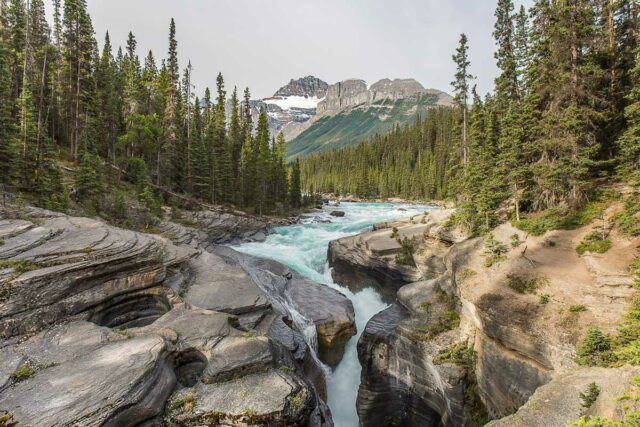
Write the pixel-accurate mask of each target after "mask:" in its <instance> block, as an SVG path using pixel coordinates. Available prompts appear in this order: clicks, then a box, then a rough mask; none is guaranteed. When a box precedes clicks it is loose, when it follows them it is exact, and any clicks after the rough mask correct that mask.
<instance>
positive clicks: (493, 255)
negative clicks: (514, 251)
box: [484, 234, 508, 267]
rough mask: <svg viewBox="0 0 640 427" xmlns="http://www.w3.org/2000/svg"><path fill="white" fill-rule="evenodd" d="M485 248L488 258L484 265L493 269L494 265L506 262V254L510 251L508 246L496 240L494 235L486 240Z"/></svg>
mask: <svg viewBox="0 0 640 427" xmlns="http://www.w3.org/2000/svg"><path fill="white" fill-rule="evenodd" d="M484 248H485V249H484V255H485V257H486V258H485V263H484V265H485V266H486V267H491V266H492V265H494V264H496V263H498V262H500V261H502V260H504V259H505V256H504V254H506V253H507V251H508V249H507V245H505V244H504V243H502V242H500V241H498V240H496V239H494V237H493V235H492V234H489V235H488V236H487V238H486V239H485V241H484Z"/></svg>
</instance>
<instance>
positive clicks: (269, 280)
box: [215, 247, 356, 365]
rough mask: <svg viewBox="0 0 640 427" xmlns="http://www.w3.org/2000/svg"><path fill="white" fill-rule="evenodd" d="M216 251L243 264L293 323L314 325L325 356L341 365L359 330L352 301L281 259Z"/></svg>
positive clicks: (327, 360) (330, 362) (322, 353)
mask: <svg viewBox="0 0 640 427" xmlns="http://www.w3.org/2000/svg"><path fill="white" fill-rule="evenodd" d="M215 253H216V254H217V255H220V256H222V257H224V258H225V259H227V260H229V261H231V262H233V263H237V264H238V265H240V266H242V268H243V269H244V270H245V271H246V272H247V273H248V274H249V275H250V276H251V277H252V279H253V280H254V281H255V282H256V283H258V284H259V286H260V287H261V289H263V290H264V292H265V293H266V294H268V295H269V296H270V298H271V303H272V304H274V305H275V306H276V307H277V310H278V311H279V312H282V313H287V314H288V321H289V322H292V323H296V322H297V323H298V325H297V326H298V329H299V330H302V331H304V329H305V328H307V327H308V326H310V325H313V327H314V328H315V333H316V336H317V340H318V344H319V345H318V351H319V353H320V356H321V358H322V359H323V361H325V362H326V363H328V364H330V365H335V364H337V362H338V361H339V360H340V359H341V358H342V353H343V350H344V346H345V344H346V343H347V341H349V338H351V337H352V336H353V335H355V333H356V326H355V314H354V311H353V304H352V303H351V300H349V299H348V298H346V297H345V296H344V295H342V294H341V293H340V292H338V291H336V290H334V289H331V288H329V287H328V286H325V285H321V284H319V283H316V282H314V281H312V280H309V279H307V278H305V277H303V276H301V275H300V274H298V273H296V272H295V271H292V270H291V269H289V268H288V267H287V266H285V265H283V264H281V263H279V262H277V261H274V260H269V259H261V258H256V257H253V256H250V255H247V254H241V253H239V252H236V251H234V250H232V249H230V248H227V247H218V248H216V249H215ZM301 314H302V315H303V317H304V318H301V317H300V315H301ZM307 322H309V323H307Z"/></svg>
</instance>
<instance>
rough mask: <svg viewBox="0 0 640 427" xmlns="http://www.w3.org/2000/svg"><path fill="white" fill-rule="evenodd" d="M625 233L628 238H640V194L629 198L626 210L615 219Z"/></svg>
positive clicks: (625, 206)
mask: <svg viewBox="0 0 640 427" xmlns="http://www.w3.org/2000/svg"><path fill="white" fill-rule="evenodd" d="M614 221H616V223H617V224H618V226H619V227H620V229H621V230H622V232H623V233H625V234H626V235H628V236H640V194H634V195H632V196H630V197H628V198H627V199H626V200H625V203H624V210H623V211H622V212H620V213H618V214H617V215H616V216H615V217H614Z"/></svg>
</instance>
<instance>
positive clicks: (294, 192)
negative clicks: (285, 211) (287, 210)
mask: <svg viewBox="0 0 640 427" xmlns="http://www.w3.org/2000/svg"><path fill="white" fill-rule="evenodd" d="M300 184H301V183H300V160H299V159H295V160H294V161H293V164H292V165H291V187H290V191H289V200H290V203H291V207H293V208H295V209H299V208H300V207H301V206H302V192H301V185H300Z"/></svg>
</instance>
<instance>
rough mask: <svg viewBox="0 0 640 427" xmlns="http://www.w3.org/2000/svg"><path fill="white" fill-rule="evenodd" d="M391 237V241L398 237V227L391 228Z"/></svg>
mask: <svg viewBox="0 0 640 427" xmlns="http://www.w3.org/2000/svg"><path fill="white" fill-rule="evenodd" d="M389 237H391V238H392V239H396V238H397V237H398V227H393V228H392V229H391V236H389Z"/></svg>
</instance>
